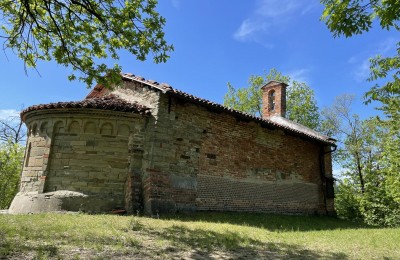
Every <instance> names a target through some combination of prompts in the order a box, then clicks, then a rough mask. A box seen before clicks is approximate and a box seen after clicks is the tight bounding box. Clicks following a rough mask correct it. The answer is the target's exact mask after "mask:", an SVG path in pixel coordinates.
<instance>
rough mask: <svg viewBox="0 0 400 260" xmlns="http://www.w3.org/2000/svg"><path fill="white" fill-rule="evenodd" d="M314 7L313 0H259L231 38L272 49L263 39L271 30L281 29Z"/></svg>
mask: <svg viewBox="0 0 400 260" xmlns="http://www.w3.org/2000/svg"><path fill="white" fill-rule="evenodd" d="M315 6H316V2H315V1H313V0H303V1H301V2H300V1H298V0H259V1H257V4H256V7H255V9H254V10H253V12H252V14H251V15H250V16H249V17H247V18H246V19H244V20H243V21H242V23H241V24H240V26H239V27H238V29H237V30H236V31H235V32H234V34H233V38H234V39H236V40H238V41H253V42H257V43H259V44H262V45H264V46H265V47H272V46H273V45H272V44H271V43H265V41H264V40H263V38H265V36H266V35H268V34H269V33H270V32H271V31H272V30H277V29H282V28H284V27H285V25H286V24H287V22H288V21H289V20H290V19H291V18H293V17H294V16H299V15H303V14H305V13H307V12H309V11H310V10H311V9H313V8H314V7H315Z"/></svg>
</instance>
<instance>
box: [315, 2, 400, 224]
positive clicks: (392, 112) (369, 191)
mask: <svg viewBox="0 0 400 260" xmlns="http://www.w3.org/2000/svg"><path fill="white" fill-rule="evenodd" d="M321 3H323V4H324V5H325V10H324V12H323V14H322V17H321V19H322V20H323V21H325V23H326V24H327V26H328V28H329V29H330V30H331V32H332V33H333V35H334V36H335V37H338V36H341V35H344V36H345V37H351V36H353V35H356V34H362V33H364V32H368V31H369V30H370V29H371V28H372V26H374V25H376V24H378V23H379V26H380V27H381V28H382V29H384V30H396V31H400V25H399V22H400V2H399V1H398V0H385V1H383V0H347V1H342V0H321ZM375 20H376V21H377V22H378V23H374V21H375ZM399 77H400V42H398V43H397V44H396V53H395V54H394V56H392V57H382V56H381V55H378V56H376V57H373V58H371V59H370V77H369V79H368V80H369V81H370V82H372V81H374V82H378V83H377V84H375V85H374V86H373V87H372V88H371V89H370V90H369V91H368V92H367V93H366V94H365V97H366V102H365V103H366V104H369V103H370V102H371V101H373V100H374V101H379V102H380V103H381V107H380V108H379V109H380V110H382V111H383V112H384V114H385V118H379V117H376V118H373V119H370V120H368V121H369V122H368V123H366V124H367V125H369V129H367V130H366V131H365V132H366V133H369V135H368V137H370V139H369V140H370V141H373V143H374V144H373V146H371V147H373V148H375V149H377V150H378V151H380V152H379V153H377V154H376V156H375V158H371V160H370V163H369V165H370V169H371V170H372V171H371V173H372V174H369V175H367V176H368V178H369V179H368V180H366V183H365V191H366V193H365V194H364V196H363V197H362V200H360V201H361V204H360V207H361V212H362V214H363V216H364V221H366V222H367V223H372V224H378V225H396V224H397V225H400V188H399V187H400V174H399V172H400V163H399V162H400V152H399V149H398V147H400V125H399V123H398V122H399V121H400V78H399ZM370 133H373V135H371V134H370ZM371 166H374V167H371Z"/></svg>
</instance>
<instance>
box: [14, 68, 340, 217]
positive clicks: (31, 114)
mask: <svg viewBox="0 0 400 260" xmlns="http://www.w3.org/2000/svg"><path fill="white" fill-rule="evenodd" d="M122 79H123V81H122V84H121V86H120V87H118V88H115V89H114V90H109V89H106V88H104V87H102V86H101V85H97V86H96V87H95V88H94V89H93V90H92V91H91V92H90V93H89V95H88V96H87V97H86V98H85V99H83V100H82V101H76V102H59V103H51V104H44V105H36V106H32V107H29V108H27V109H25V110H24V111H22V113H21V117H22V120H23V121H24V122H25V124H26V125H27V127H28V130H29V131H28V140H27V146H26V155H25V160H24V165H23V171H22V174H21V184H20V191H19V193H18V194H17V195H16V197H15V198H14V201H13V203H12V205H11V207H10V209H9V211H10V212H11V213H35V212H46V211H60V210H69V211H84V212H92V213H96V212H111V211H113V210H120V211H126V212H127V213H136V212H138V211H139V212H144V213H147V214H156V213H159V214H163V213H174V212H179V211H251V212H269V213H284V214H315V213H316V214H334V205H333V203H334V196H333V178H332V162H331V153H332V151H334V149H335V147H336V145H335V140H333V139H331V138H329V137H327V136H324V135H322V134H320V133H317V132H315V131H313V130H311V129H309V128H307V127H305V126H302V125H300V124H297V123H295V122H292V121H290V120H288V119H286V118H285V110H286V87H287V85H286V84H284V83H281V82H276V81H271V82H269V83H268V84H266V85H265V86H263V87H262V90H263V110H262V111H263V112H262V117H255V116H252V115H249V114H246V113H243V112H240V111H237V110H233V109H230V108H228V107H225V106H222V105H220V104H216V103H213V102H211V101H208V100H205V99H201V98H198V97H195V96H193V95H190V94H187V93H185V92H182V91H180V90H177V89H175V88H173V87H171V86H169V85H168V84H164V83H162V84H161V83H158V82H155V81H152V80H145V79H144V78H142V77H139V76H135V75H132V74H122Z"/></svg>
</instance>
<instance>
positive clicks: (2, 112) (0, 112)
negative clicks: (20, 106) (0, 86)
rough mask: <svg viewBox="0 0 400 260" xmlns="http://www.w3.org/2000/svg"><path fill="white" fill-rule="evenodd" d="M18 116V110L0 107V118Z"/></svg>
mask: <svg viewBox="0 0 400 260" xmlns="http://www.w3.org/2000/svg"><path fill="white" fill-rule="evenodd" d="M12 117H19V111H18V110H15V109H0V120H5V119H10V118H12Z"/></svg>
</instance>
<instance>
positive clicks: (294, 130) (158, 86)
mask: <svg viewBox="0 0 400 260" xmlns="http://www.w3.org/2000/svg"><path fill="white" fill-rule="evenodd" d="M121 76H122V80H125V81H135V82H140V83H143V84H145V85H147V86H149V87H151V88H153V89H155V90H158V91H161V92H163V93H166V94H170V95H173V96H175V97H178V98H181V99H184V100H187V101H189V102H191V103H195V104H198V105H201V106H204V107H207V108H209V109H214V110H218V111H223V112H227V113H229V114H232V115H233V116H236V117H239V118H242V119H244V120H251V121H254V122H257V123H260V124H261V125H263V126H266V127H270V128H274V129H282V130H284V131H285V132H287V133H291V134H293V135H296V136H302V137H305V138H308V139H312V140H314V141H318V142H322V143H324V144H328V145H333V146H335V141H336V140H335V139H332V138H330V137H328V136H325V135H322V134H320V133H318V132H316V131H314V130H312V129H309V128H307V127H305V126H302V127H299V126H298V125H299V124H296V123H294V122H292V121H290V120H288V119H285V120H284V121H285V122H280V121H277V120H273V119H272V118H271V119H268V118H261V117H257V116H253V115H250V114H247V113H244V112H242V111H239V110H235V109H231V108H229V107H226V106H223V105H221V104H218V103H215V102H212V101H209V100H207V99H203V98H199V97H196V96H193V95H191V94H188V93H186V92H183V91H180V90H178V89H175V88H173V87H171V86H170V85H169V84H167V83H159V82H157V81H154V80H146V79H145V78H143V77H141V76H135V75H133V74H130V73H124V74H121ZM97 88H98V89H97V90H96V91H97V92H98V93H100V92H101V91H102V90H101V89H102V88H101V87H97ZM95 89H96V88H95ZM103 89H104V88H103ZM93 91H94V90H93ZM93 91H92V92H93ZM92 92H91V93H90V94H89V95H88V97H89V96H90V95H91V94H92ZM290 122H291V123H293V124H290Z"/></svg>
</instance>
